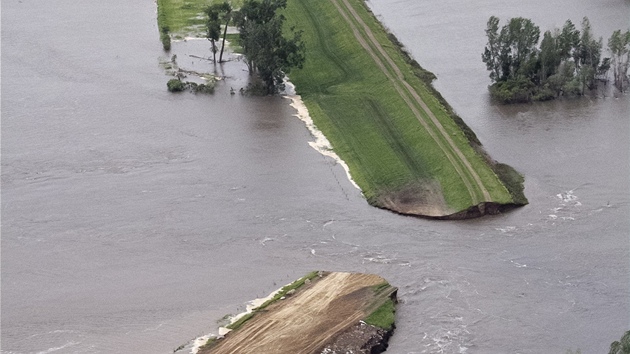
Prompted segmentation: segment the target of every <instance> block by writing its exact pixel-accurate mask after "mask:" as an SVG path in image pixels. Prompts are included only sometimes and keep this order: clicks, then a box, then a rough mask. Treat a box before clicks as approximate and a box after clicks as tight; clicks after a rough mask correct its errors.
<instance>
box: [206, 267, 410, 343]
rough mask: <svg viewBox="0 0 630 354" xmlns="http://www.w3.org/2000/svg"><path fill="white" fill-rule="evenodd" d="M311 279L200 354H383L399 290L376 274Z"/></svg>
mask: <svg viewBox="0 0 630 354" xmlns="http://www.w3.org/2000/svg"><path fill="white" fill-rule="evenodd" d="M312 274H314V275H315V276H307V278H308V280H304V278H302V279H301V280H298V281H302V285H301V286H299V287H297V288H296V289H295V290H293V289H292V290H290V291H288V292H285V293H284V294H283V296H282V297H280V298H279V299H277V300H276V301H273V302H272V303H270V304H264V305H262V306H261V307H259V308H257V309H254V311H253V315H252V316H249V317H248V319H247V321H245V322H243V323H241V324H239V325H238V327H237V328H235V329H234V330H233V331H231V332H229V333H228V334H226V335H225V337H223V338H221V339H216V340H212V341H211V342H210V343H209V344H208V345H206V346H204V347H202V348H201V349H200V350H199V353H202V354H203V353H276V354H283V353H286V354H293V353H333V352H343V353H347V352H369V353H380V352H382V351H384V350H385V349H386V348H387V341H388V339H389V337H390V336H391V335H392V333H393V330H394V313H395V304H396V290H397V289H396V288H394V287H392V286H391V285H389V283H387V281H385V279H383V278H381V277H380V276H377V275H374V274H360V273H339V272H334V273H327V272H316V273H312Z"/></svg>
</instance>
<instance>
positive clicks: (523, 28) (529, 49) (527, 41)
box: [508, 17, 540, 78]
mask: <svg viewBox="0 0 630 354" xmlns="http://www.w3.org/2000/svg"><path fill="white" fill-rule="evenodd" d="M508 30H509V35H508V40H509V46H510V52H511V56H512V63H511V64H512V65H511V66H512V67H511V70H510V77H511V78H516V77H517V76H519V75H525V76H528V75H529V74H530V73H529V72H527V71H526V69H528V68H529V67H530V64H531V62H532V61H534V60H535V57H536V54H537V48H536V46H537V45H538V39H539V38H540V29H539V28H538V26H536V25H534V23H533V22H532V21H531V20H530V19H526V18H522V17H517V18H513V19H510V22H509V23H508Z"/></svg>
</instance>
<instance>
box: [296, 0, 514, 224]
mask: <svg viewBox="0 0 630 354" xmlns="http://www.w3.org/2000/svg"><path fill="white" fill-rule="evenodd" d="M285 16H286V18H287V22H288V25H289V26H294V27H295V28H296V29H297V30H300V31H302V37H303V39H304V42H305V44H306V58H307V60H306V62H305V64H304V67H303V68H302V69H295V70H293V71H292V72H291V73H290V79H291V82H292V83H293V84H295V88H296V91H297V94H299V96H292V97H291V98H292V100H293V104H292V105H293V106H294V107H295V108H296V110H297V111H298V114H297V115H298V117H300V119H302V120H304V121H305V123H306V124H307V127H309V129H310V130H311V132H312V133H313V136H315V138H316V142H315V143H313V144H311V145H312V146H313V147H315V148H316V149H317V150H318V151H320V152H322V153H324V154H326V155H329V154H332V151H331V147H332V148H334V153H335V155H333V158H335V160H336V161H340V163H342V162H344V163H342V166H344V169H346V171H347V173H348V175H349V177H350V176H351V177H350V178H351V180H352V181H353V182H354V183H356V185H358V186H359V188H360V189H361V191H362V193H363V195H364V196H365V198H366V199H367V201H368V203H370V204H371V205H373V206H376V207H379V208H384V209H389V210H391V211H394V212H396V213H400V214H405V215H416V216H423V217H429V218H437V219H461V218H471V217H478V216H482V215H486V214H495V213H499V212H501V211H504V210H507V209H511V208H514V207H516V206H520V205H524V204H527V199H526V198H525V196H524V194H523V179H522V176H520V175H519V174H518V173H517V172H516V171H515V170H514V169H512V168H511V167H509V166H507V165H503V164H499V163H497V162H496V161H494V160H492V159H491V158H490V157H489V156H488V155H487V153H486V152H485V151H484V150H483V148H482V147H481V144H480V143H479V142H478V140H477V139H476V137H475V135H474V133H473V132H472V131H471V130H470V129H469V128H468V127H467V126H466V125H465V123H463V121H462V120H461V119H460V118H459V117H457V116H456V115H455V114H454V113H453V111H452V109H451V108H450V106H448V104H447V103H446V101H444V99H443V98H442V97H441V95H440V94H439V93H438V92H437V91H435V89H434V88H433V87H432V85H431V80H432V79H431V77H433V78H434V76H433V74H431V73H429V72H427V71H425V70H424V69H422V68H421V67H420V66H419V65H418V63H417V62H416V61H415V60H413V59H412V58H411V56H410V55H409V53H408V52H407V51H406V50H404V48H403V47H402V45H401V44H400V42H398V40H397V39H396V38H395V37H394V36H393V35H392V34H391V33H388V32H387V31H386V30H385V29H384V28H383V26H382V25H381V24H380V22H378V20H377V19H376V18H375V17H374V16H373V14H372V13H371V12H370V10H369V8H368V7H367V5H366V4H365V3H364V2H363V0H329V1H320V2H313V1H308V0H289V1H288V6H287V9H286V11H285ZM311 119H312V121H311ZM315 126H316V127H315ZM320 131H321V133H323V135H325V139H326V140H328V141H330V144H331V146H330V147H329V146H328V145H320V144H319V143H318V141H320V137H319V134H320ZM323 138H324V137H322V141H323ZM322 146H325V147H324V148H322Z"/></svg>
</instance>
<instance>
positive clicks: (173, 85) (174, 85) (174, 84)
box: [166, 79, 186, 92]
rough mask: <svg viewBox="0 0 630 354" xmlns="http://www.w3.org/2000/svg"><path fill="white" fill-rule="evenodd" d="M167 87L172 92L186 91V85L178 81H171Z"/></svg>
mask: <svg viewBox="0 0 630 354" xmlns="http://www.w3.org/2000/svg"><path fill="white" fill-rule="evenodd" d="M166 87H168V90H169V91H170V92H181V91H184V90H185V89H186V84H184V83H183V82H181V81H180V80H177V79H170V80H168V82H167V83H166Z"/></svg>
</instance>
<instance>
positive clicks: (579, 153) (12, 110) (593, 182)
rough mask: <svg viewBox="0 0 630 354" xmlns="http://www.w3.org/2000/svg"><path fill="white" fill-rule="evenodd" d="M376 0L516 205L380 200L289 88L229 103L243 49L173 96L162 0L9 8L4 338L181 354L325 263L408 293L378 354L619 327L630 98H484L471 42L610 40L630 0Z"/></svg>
mask: <svg viewBox="0 0 630 354" xmlns="http://www.w3.org/2000/svg"><path fill="white" fill-rule="evenodd" d="M369 5H370V6H371V7H372V8H373V9H374V11H375V13H377V14H378V15H379V17H380V18H381V19H382V20H383V21H384V22H385V24H386V25H387V26H389V27H390V28H391V30H392V31H393V32H394V33H395V34H396V35H397V36H398V37H399V38H400V39H401V40H402V42H403V43H405V44H406V45H407V46H408V47H409V49H410V50H411V52H412V53H413V55H414V56H415V57H416V58H417V59H418V61H419V62H420V63H421V64H422V65H423V66H424V67H426V68H427V69H429V70H431V71H433V72H434V73H435V74H436V75H437V77H438V80H437V82H436V87H437V88H438V90H440V91H441V92H442V94H443V95H444V96H445V97H446V99H447V100H448V101H449V102H450V103H451V104H452V105H453V107H454V108H455V110H456V111H457V112H458V113H459V114H460V115H461V116H462V117H463V118H464V120H465V121H466V122H467V123H468V124H469V125H470V126H471V127H472V128H473V130H474V131H475V132H476V133H477V134H478V135H479V137H480V139H481V141H482V142H483V143H484V145H485V146H486V148H487V149H488V151H489V152H490V154H491V155H492V156H493V157H494V158H496V159H497V160H499V161H502V162H505V163H508V164H510V165H512V166H514V167H515V168H516V169H517V170H519V171H521V172H522V173H524V174H525V177H526V189H525V193H526V195H527V197H528V199H529V201H530V204H529V205H528V206H525V207H523V208H520V209H517V210H515V211H512V212H510V213H508V214H505V215H498V216H493V217H485V218H482V219H476V220H469V221H456V222H438V221H428V220H423V219H417V218H412V217H403V216H399V215H396V214H393V213H390V212H387V211H383V210H379V209H375V208H373V207H370V206H368V205H367V203H366V202H365V200H363V199H362V197H361V195H360V193H359V191H358V190H357V189H356V188H354V187H353V186H352V184H351V183H350V182H349V181H348V179H347V178H346V175H345V172H344V170H343V169H342V168H341V166H339V165H338V164H336V163H335V162H334V161H333V160H332V159H330V158H327V157H324V156H322V155H321V154H319V153H318V152H316V151H315V150H314V149H312V148H311V147H310V146H309V145H308V141H310V140H312V137H311V135H310V133H309V131H308V130H307V128H306V127H305V126H304V124H303V123H302V122H301V121H300V120H299V119H297V118H296V117H294V116H293V115H294V114H295V110H294V109H293V108H292V107H290V105H289V104H290V101H289V100H288V99H283V98H279V97H264V98H249V97H243V96H241V95H239V94H236V95H230V94H229V89H230V87H231V86H233V87H234V88H240V87H241V86H242V85H244V82H246V80H247V74H246V73H245V72H243V71H242V67H239V66H238V65H239V64H238V63H231V64H234V65H231V66H229V68H225V70H227V73H226V75H228V76H230V78H229V79H228V80H227V81H226V82H225V83H222V84H220V85H219V86H218V88H217V92H216V93H215V94H214V95H213V96H201V95H197V96H195V95H193V94H181V95H174V94H169V93H168V92H167V91H166V81H167V80H168V77H167V76H165V75H164V72H163V69H162V68H161V67H160V66H159V63H158V62H159V59H158V58H159V57H160V56H164V53H163V52H162V49H161V43H160V42H159V36H158V29H157V25H156V20H155V4H154V2H153V1H136V2H129V1H121V0H112V1H109V2H98V1H94V0H89V1H83V2H76V1H69V0H49V1H40V2H32V1H26V0H6V1H3V2H2V108H1V109H2V241H1V242H2V244H1V246H2V254H1V255H2V284H1V285H2V286H1V289H2V313H1V315H2V343H1V345H2V352H3V353H7V354H8V353H168V352H172V350H173V349H174V348H176V347H178V346H179V345H180V344H183V343H186V342H187V341H188V340H190V339H192V338H194V337H196V336H199V335H202V334H205V333H208V332H212V331H215V329H216V323H215V321H216V319H219V318H221V317H222V316H223V315H225V314H227V313H236V312H238V311H240V310H242V309H243V308H244V303H245V302H246V301H247V300H249V299H252V298H255V297H261V296H264V295H266V294H267V293H269V292H271V291H272V290H274V289H276V288H278V287H280V286H281V285H283V284H286V283H289V282H290V281H292V280H294V279H297V278H298V277H300V276H302V275H304V274H305V273H307V272H308V271H310V270H314V269H324V270H331V271H357V272H370V273H376V274H379V275H381V276H383V277H385V278H386V279H387V280H389V281H390V283H391V284H393V285H395V286H398V287H399V288H400V290H399V298H400V299H401V304H400V305H399V313H398V317H397V330H396V333H395V335H394V337H393V338H392V340H391V342H390V349H389V351H388V352H391V353H440V352H441V353H464V352H468V353H542V352H544V353H565V352H566V350H568V349H572V350H576V349H578V348H579V349H581V351H582V353H601V352H606V351H607V348H608V346H609V344H610V342H611V341H613V340H616V339H619V338H620V336H621V334H622V333H623V332H624V331H625V330H627V329H628V325H629V323H630V308H629V307H630V306H629V300H630V292H629V275H630V272H629V261H628V259H629V252H628V251H629V243H628V235H629V233H630V218H629V216H630V215H629V214H630V213H629V211H630V207H629V205H630V192H629V191H630V185H629V184H630V178H629V177H630V169H629V161H630V156H629V148H628V141H630V133H629V121H628V115H629V114H628V112H629V111H630V109H629V108H630V99H629V97H628V96H627V95H622V96H619V95H617V96H619V97H614V96H613V94H612V93H610V94H608V95H607V96H606V97H599V98H584V99H581V100H570V101H558V102H551V103H544V104H530V105H517V106H509V107H504V106H496V105H494V104H492V103H491V102H490V101H489V100H488V95H487V92H486V86H487V85H488V84H489V79H488V78H487V72H486V70H485V67H484V65H483V63H482V62H481V59H480V56H481V54H480V53H481V51H482V50H483V46H484V44H485V36H484V33H483V30H484V28H485V24H486V21H487V19H488V17H489V16H490V15H497V16H499V17H501V18H502V19H507V18H509V17H516V16H524V17H530V18H532V19H533V20H534V21H535V22H536V23H537V24H538V25H539V26H541V28H542V29H547V28H551V27H552V26H560V25H562V23H564V21H565V20H566V19H567V18H570V19H572V20H573V21H574V22H575V23H579V22H580V20H581V18H582V16H584V15H588V16H589V18H590V19H591V23H592V25H593V28H594V30H595V31H596V33H598V34H599V35H602V36H605V37H607V36H609V35H610V33H611V32H612V31H613V30H614V29H617V28H622V29H623V28H627V27H628V25H629V24H628V18H630V3H629V2H628V1H625V2H624V1H618V0H615V1H594V0H591V1H587V0H579V1H569V0H561V1H556V2H551V3H550V2H548V1H542V0H533V1H529V2H522V1H498V0H486V1H482V2H474V3H473V2H465V1H461V0H446V1H430V2H418V1H412V0H398V1H395V0H370V2H369ZM200 43H201V44H203V42H200ZM201 44H199V43H197V44H194V45H193V44H191V43H175V44H174V51H175V52H177V53H178V60H179V61H180V62H182V63H183V62H186V63H187V65H189V66H195V65H196V66H199V67H204V65H205V66H207V63H205V62H203V61H202V60H198V59H195V58H191V57H189V56H188V55H187V54H193V53H187V51H188V48H192V47H196V46H199V45H201ZM206 45H207V43H206ZM208 47H209V45H208ZM194 54H197V53H194ZM206 55H210V52H209V50H208V52H207V54H206ZM218 70H219V68H218Z"/></svg>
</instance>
